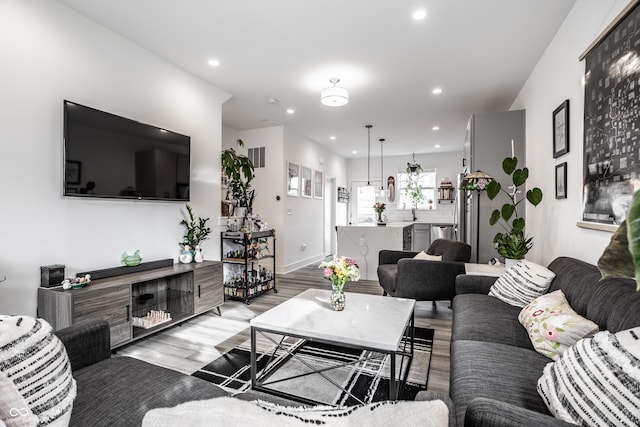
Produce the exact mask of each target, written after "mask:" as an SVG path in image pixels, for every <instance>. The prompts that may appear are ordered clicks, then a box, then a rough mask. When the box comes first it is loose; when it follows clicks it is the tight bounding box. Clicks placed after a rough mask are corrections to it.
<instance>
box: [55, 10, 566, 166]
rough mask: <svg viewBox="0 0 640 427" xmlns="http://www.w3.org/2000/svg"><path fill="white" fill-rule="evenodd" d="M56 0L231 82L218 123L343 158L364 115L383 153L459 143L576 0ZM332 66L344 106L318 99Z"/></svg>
mask: <svg viewBox="0 0 640 427" xmlns="http://www.w3.org/2000/svg"><path fill="white" fill-rule="evenodd" d="M59 1H60V2H61V3H63V4H65V5H67V6H68V7H70V8H72V9H74V10H76V11H77V12H79V13H81V14H83V15H85V16H87V17H89V18H91V19H93V20H94V21H97V22H98V23H100V24H102V25H104V26H105V27H107V28H109V29H111V30H112V31H114V32H116V33H118V34H120V35H122V36H124V37H126V38H127V39H129V40H132V41H133V42H135V43H137V44H138V45H140V46H142V47H144V48H146V49H148V50H150V51H152V52H155V53H156V54H158V55H160V56H161V57H164V58H166V59H167V60H169V61H170V62H172V63H174V64H177V65H178V66H180V67H181V68H183V69H185V70H188V71H190V72H191V73H193V74H195V75H197V76H199V77H201V78H203V79H205V80H207V81H209V82H211V84H213V85H214V86H216V87H218V88H220V89H222V90H225V91H227V92H228V93H229V94H231V95H232V98H231V99H229V100H228V101H227V102H225V103H224V104H223V108H222V121H223V124H224V125H225V126H228V127H231V128H233V129H236V130H247V129H256V128H262V127H269V126H276V125H284V126H286V127H288V128H291V129H294V130H295V131H297V132H298V133H299V134H301V135H302V136H304V137H306V138H308V139H310V140H312V141H314V142H316V143H318V144H322V145H324V146H326V147H329V148H330V149H331V150H333V151H335V152H336V153H338V154H340V155H343V156H345V157H347V158H353V157H362V156H366V151H367V130H366V129H365V125H366V124H372V125H373V128H372V129H371V140H372V147H377V146H379V145H377V144H379V143H378V139H379V138H385V139H386V143H385V145H384V150H385V155H400V154H410V153H411V152H416V153H430V152H438V151H454V150H460V149H461V148H462V143H463V141H464V134H465V128H466V123H467V121H468V118H469V116H470V115H471V114H474V113H482V112H487V111H501V110H507V109H509V107H510V106H511V104H512V103H513V101H514V99H515V97H516V95H517V94H518V91H519V90H520V88H521V87H522V86H523V84H524V83H525V82H526V79H527V78H528V76H529V74H530V72H531V70H532V69H533V68H534V66H535V64H536V63H537V62H538V60H539V58H540V57H541V55H542V54H543V52H544V50H545V49H546V47H547V45H548V44H549V42H550V41H551V39H552V38H553V36H554V35H555V33H556V31H557V30H558V28H559V26H560V25H561V23H562V22H563V20H564V19H565V17H566V16H567V14H568V12H569V10H570V9H571V7H573V4H574V3H575V0H410V1H398V0H375V2H372V1H371V0H305V1H303V0H271V1H265V0H227V1H224V0H182V1H176V0H109V1H104V0H59ZM417 9H424V10H425V11H426V12H427V17H426V18H425V19H423V20H420V21H415V20H413V19H412V13H413V12H414V11H415V10H417ZM212 58H215V59H217V60H218V61H219V63H220V65H218V66H217V67H212V66H210V65H208V60H209V59H212ZM333 77H337V78H340V79H341V81H340V83H339V84H338V85H339V86H343V87H345V88H347V89H348V90H349V92H350V102H349V104H348V105H346V106H344V107H327V106H324V105H322V104H321V103H320V91H321V90H322V88H324V87H327V86H329V85H330V83H329V79H331V78H333ZM434 88H441V89H442V93H441V94H439V95H434V94H433V93H432V90H433V89H434ZM269 101H271V102H269ZM288 108H292V109H294V110H295V113H293V114H288V113H287V112H286V111H285V110H286V109H288ZM434 126H439V128H440V129H439V130H433V129H432V128H433V127H434ZM331 136H334V137H335V139H330V137H331ZM374 143H375V144H376V145H373V144H374ZM437 145H439V147H436V146H437ZM372 149H373V148H372ZM354 150H356V151H357V153H355V154H354V153H353V151H354Z"/></svg>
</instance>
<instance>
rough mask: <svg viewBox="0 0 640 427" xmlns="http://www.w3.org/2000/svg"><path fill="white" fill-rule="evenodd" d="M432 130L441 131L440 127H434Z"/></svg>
mask: <svg viewBox="0 0 640 427" xmlns="http://www.w3.org/2000/svg"><path fill="white" fill-rule="evenodd" d="M431 130H440V126H434V127H432V128H431Z"/></svg>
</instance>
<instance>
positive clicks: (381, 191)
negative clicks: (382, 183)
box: [376, 188, 389, 197]
mask: <svg viewBox="0 0 640 427" xmlns="http://www.w3.org/2000/svg"><path fill="white" fill-rule="evenodd" d="M376 197H389V190H385V189H384V188H380V189H378V190H376Z"/></svg>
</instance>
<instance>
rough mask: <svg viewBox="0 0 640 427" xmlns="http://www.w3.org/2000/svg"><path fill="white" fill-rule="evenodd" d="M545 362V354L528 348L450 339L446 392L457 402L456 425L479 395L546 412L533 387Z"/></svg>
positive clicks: (461, 421)
mask: <svg viewBox="0 0 640 427" xmlns="http://www.w3.org/2000/svg"><path fill="white" fill-rule="evenodd" d="M520 329H523V328H522V327H520ZM548 362H549V359H548V358H546V357H544V356H543V355H541V354H539V353H537V352H535V351H532V350H531V349H526V348H521V347H514V346H510V345H505V344H497V343H489V342H478V341H467V340H461V341H452V342H451V376H450V387H449V394H450V395H451V398H452V399H453V401H454V402H455V404H456V417H457V421H458V425H459V426H463V425H464V414H465V411H466V409H467V406H468V405H469V404H470V403H471V401H472V400H473V399H475V398H478V397H487V398H491V399H495V400H498V401H501V402H505V403H510V404H513V405H515V406H519V407H521V408H525V409H530V410H533V411H536V412H542V413H545V414H549V411H548V410H547V407H546V406H545V404H544V402H543V401H542V399H541V398H540V396H539V395H538V392H537V390H536V383H537V381H538V378H540V376H541V375H542V371H543V369H544V367H545V365H546V364H547V363H548Z"/></svg>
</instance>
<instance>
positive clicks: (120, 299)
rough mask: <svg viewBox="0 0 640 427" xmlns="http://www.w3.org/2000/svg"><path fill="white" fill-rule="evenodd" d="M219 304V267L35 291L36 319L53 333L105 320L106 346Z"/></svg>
mask: <svg viewBox="0 0 640 427" xmlns="http://www.w3.org/2000/svg"><path fill="white" fill-rule="evenodd" d="M223 303H224V290H223V286H222V263H221V262H218V261H205V262H203V263H191V264H173V265H171V266H168V267H162V268H156V269H153V270H148V271H143V272H135V273H128V274H123V275H119V276H116V277H109V278H103V279H97V280H92V281H91V282H90V283H89V284H88V285H87V286H85V287H84V288H80V289H69V290H64V289H62V287H61V286H58V287H55V288H38V317H41V318H43V319H45V320H46V321H47V322H49V323H50V324H51V326H52V327H53V328H54V329H55V330H58V329H61V328H65V327H67V326H70V325H72V324H74V323H76V322H79V321H81V320H84V319H90V318H100V319H104V320H106V321H108V322H109V326H110V328H111V348H112V349H114V348H116V347H120V346H122V345H124V344H128V343H130V342H132V341H135V340H137V339H140V338H142V337H145V336H147V335H150V334H153V333H154V332H157V331H160V330H162V329H165V328H168V327H170V326H172V325H175V324H177V323H180V322H183V321H185V320H187V319H190V318H192V317H194V316H197V315H199V314H202V313H204V312H205V311H209V310H212V309H214V308H217V309H218V313H220V306H221V305H222V304H223Z"/></svg>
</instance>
